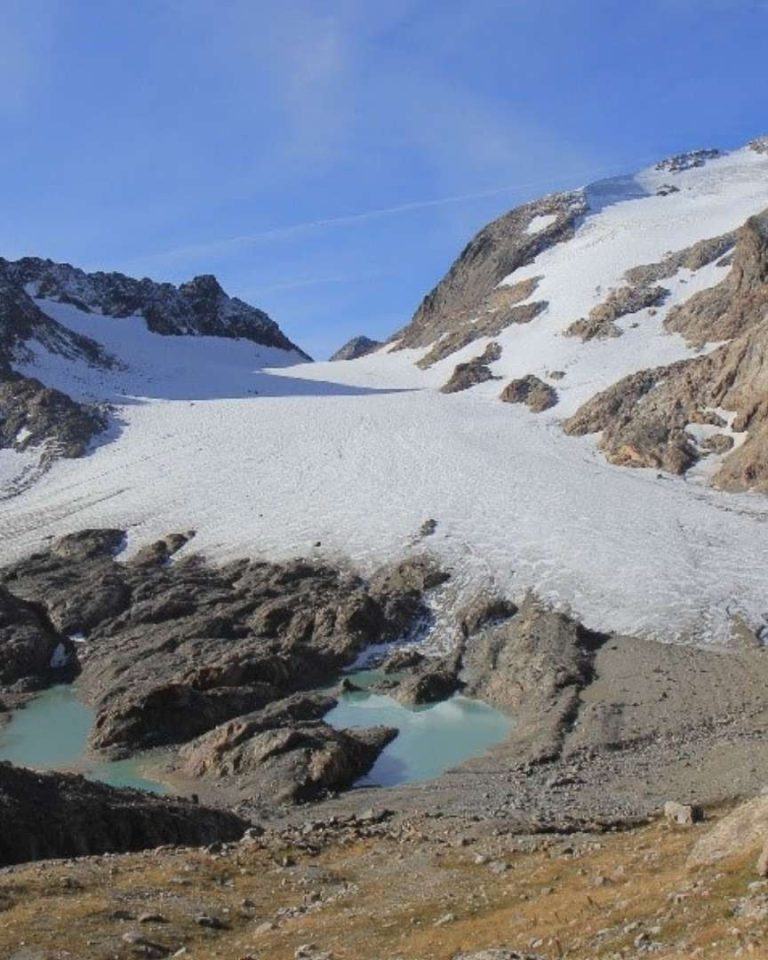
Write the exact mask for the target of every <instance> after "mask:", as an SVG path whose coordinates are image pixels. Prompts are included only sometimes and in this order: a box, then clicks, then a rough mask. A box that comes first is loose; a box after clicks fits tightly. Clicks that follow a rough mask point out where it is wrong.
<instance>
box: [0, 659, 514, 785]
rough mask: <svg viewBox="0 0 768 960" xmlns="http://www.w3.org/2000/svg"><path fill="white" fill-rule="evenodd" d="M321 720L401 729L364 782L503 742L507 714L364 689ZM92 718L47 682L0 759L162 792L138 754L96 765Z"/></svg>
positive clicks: (419, 772)
mask: <svg viewBox="0 0 768 960" xmlns="http://www.w3.org/2000/svg"><path fill="white" fill-rule="evenodd" d="M380 676H381V675H380V674H378V673H377V672H375V671H366V672H361V673H357V674H352V675H351V676H350V679H351V680H352V681H353V682H354V683H355V684H357V685H358V686H360V687H363V688H365V687H367V686H369V685H370V684H372V683H374V682H375V681H376V680H377V679H379V678H380ZM325 719H326V720H327V722H328V723H330V724H331V725H332V726H334V727H338V728H342V727H373V726H379V725H384V726H389V727H396V728H397V729H398V730H399V731H400V733H399V735H398V736H397V738H396V739H395V740H393V741H392V743H390V744H389V745H388V746H387V747H386V748H385V749H384V751H383V752H382V754H381V756H380V757H379V759H378V761H377V762H376V765H375V766H374V768H373V769H372V770H371V772H370V773H369V774H368V776H366V777H365V778H364V779H363V780H361V781H360V785H369V786H394V785H396V784H400V783H412V782H416V781H420V780H431V779H432V778H433V777H436V776H438V775H439V774H441V773H443V772H444V771H445V770H448V769H450V768H451V767H455V766H456V765H457V764H459V763H461V762H462V761H464V760H468V759H469V758H470V757H474V756H478V755H479V754H482V753H484V752H485V751H486V750H487V749H488V748H489V747H492V746H493V745H494V744H496V743H499V742H501V741H502V740H504V739H505V738H506V737H507V735H508V734H509V731H510V728H511V724H512V722H511V720H510V719H509V717H506V716H504V714H502V713H499V712H498V711H497V710H494V709H493V708H492V707H489V706H488V705H487V704H485V703H481V702H480V701H478V700H470V699H468V698H467V697H462V696H454V697H452V698H451V699H450V700H445V701H443V702H442V703H437V704H432V705H430V706H423V707H413V708H411V707H405V706H403V705H402V704H400V703H398V702H397V701H396V700H394V699H393V698H392V697H389V696H386V695H385V694H381V693H376V692H374V691H372V690H368V689H362V690H360V691H353V692H349V693H344V694H342V695H341V697H340V698H339V703H338V705H337V706H336V707H334V709H333V710H331V712H330V713H329V714H327V716H326V718H325ZM92 723H93V711H92V710H91V708H90V707H88V706H86V705H85V704H84V703H82V701H80V700H79V699H78V697H77V693H76V691H75V690H74V689H73V688H72V687H71V686H64V685H62V686H56V687H52V688H51V689H49V690H46V691H45V692H43V693H41V694H40V695H39V696H38V697H36V698H35V699H34V700H32V701H30V703H29V704H28V705H27V706H26V707H25V708H24V709H23V710H18V711H17V712H16V713H15V714H14V716H13V717H12V719H11V721H10V723H8V724H7V725H6V726H5V727H2V728H0V760H10V761H11V763H14V764H17V765H19V766H25V767H33V768H35V769H38V770H67V771H72V772H75V773H82V774H84V775H85V776H86V777H88V778H89V779H91V780H99V781H101V782H103V783H109V784H111V785H113V786H118V787H133V788H135V789H139V790H149V791H151V792H154V793H164V792H166V791H165V788H164V787H163V785H162V784H160V783H157V782H155V781H153V780H151V779H148V778H147V777H146V776H144V775H143V774H142V766H143V765H145V764H146V761H143V760H142V759H141V758H132V759H129V760H118V761H113V762H101V761H99V760H98V759H94V758H93V757H92V756H90V755H89V753H88V734H89V733H90V730H91V725H92Z"/></svg>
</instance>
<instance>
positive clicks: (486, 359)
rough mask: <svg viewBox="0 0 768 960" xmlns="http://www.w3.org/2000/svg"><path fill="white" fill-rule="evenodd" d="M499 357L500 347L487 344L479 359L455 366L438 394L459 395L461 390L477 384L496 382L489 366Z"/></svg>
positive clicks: (475, 358) (496, 344)
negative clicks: (489, 381)
mask: <svg viewBox="0 0 768 960" xmlns="http://www.w3.org/2000/svg"><path fill="white" fill-rule="evenodd" d="M500 357H501V347H500V346H499V345H498V343H489V344H488V346H487V347H486V348H485V350H483V352H482V353H481V354H480V356H479V357H473V358H472V359H471V360H469V361H467V363H459V364H457V365H456V367H455V368H454V371H453V373H452V374H451V376H450V379H449V380H448V381H447V383H445V384H443V386H442V387H440V392H441V393H459V392H460V391H462V390H468V389H469V388H470V387H474V386H475V385H476V384H478V383H485V382H486V381H488V380H498V379H499V378H498V377H495V376H494V375H493V373H491V368H490V366H489V364H491V363H494V362H495V361H496V360H498V359H500Z"/></svg>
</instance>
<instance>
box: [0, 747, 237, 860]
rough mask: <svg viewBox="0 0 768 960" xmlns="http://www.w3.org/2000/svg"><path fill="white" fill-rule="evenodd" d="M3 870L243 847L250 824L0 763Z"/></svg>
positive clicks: (148, 796)
mask: <svg viewBox="0 0 768 960" xmlns="http://www.w3.org/2000/svg"><path fill="white" fill-rule="evenodd" d="M0 822H2V824H3V829H2V831H0V866H7V865H8V864H14V863H23V862H25V861H28V860H42V859H51V858H64V857H80V856H88V855H91V854H101V853H120V852H125V851H129V850H143V849H147V848H152V847H159V846H161V845H165V844H173V845H186V846H200V845H203V844H209V843H213V842H215V841H231V840H238V839H240V837H241V836H242V835H243V833H244V831H245V829H246V827H247V826H248V825H247V823H246V822H245V821H243V820H241V819H240V818H239V817H237V816H236V815H235V814H233V813H226V812H224V811H221V810H209V809H207V808H205V807H200V806H197V805H196V804H193V803H189V802H187V801H184V800H181V799H170V798H164V797H158V796H153V795H151V794H148V793H141V792H138V791H135V790H116V789H114V788H113V787H107V786H104V785H103V784H97V783H91V782H90V781H88V780H86V779H85V778H84V777H79V776H73V775H71V774H63V773H35V772H33V771H32V770H25V769H20V768H18V767H12V766H11V765H10V764H8V763H0Z"/></svg>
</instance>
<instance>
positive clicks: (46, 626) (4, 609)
mask: <svg viewBox="0 0 768 960" xmlns="http://www.w3.org/2000/svg"><path fill="white" fill-rule="evenodd" d="M60 645H62V647H63V649H64V650H65V651H67V652H68V653H71V651H72V644H71V643H70V642H69V641H68V640H67V639H66V638H65V637H62V636H61V635H60V634H58V633H57V632H56V630H55V629H54V628H53V626H52V625H51V623H50V622H49V621H48V618H47V617H46V616H45V614H44V613H43V612H42V611H41V610H40V608H39V607H38V606H36V605H35V604H33V603H27V602H26V601H24V600H19V599H18V597H14V596H13V594H11V593H9V592H8V590H6V589H5V588H4V587H0V685H2V686H4V687H9V686H12V685H14V684H18V683H19V682H20V681H23V682H24V683H25V684H26V686H27V687H28V688H31V689H35V688H38V687H42V686H45V684H46V682H47V681H48V680H49V679H50V677H51V673H52V669H51V663H52V661H53V660H54V653H55V651H56V650H57V648H58V647H59V646H60Z"/></svg>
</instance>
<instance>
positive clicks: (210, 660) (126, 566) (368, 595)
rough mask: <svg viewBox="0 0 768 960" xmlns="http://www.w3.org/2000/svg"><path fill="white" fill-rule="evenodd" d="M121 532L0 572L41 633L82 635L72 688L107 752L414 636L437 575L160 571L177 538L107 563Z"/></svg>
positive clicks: (421, 566)
mask: <svg viewBox="0 0 768 960" xmlns="http://www.w3.org/2000/svg"><path fill="white" fill-rule="evenodd" d="M122 538H123V534H122V532H121V531H119V530H97V531H85V532H82V533H79V534H75V535H72V536H70V537H65V538H63V539H62V540H60V541H57V542H56V543H54V544H53V545H52V546H51V548H50V549H49V550H47V551H46V552H44V553H41V554H37V555H35V556H33V557H30V558H29V559H27V560H25V561H22V562H21V563H18V564H15V565H13V566H11V567H7V568H5V569H3V570H2V571H0V584H2V585H3V586H4V587H5V588H6V590H7V591H9V592H10V593H11V594H13V596H14V597H16V598H19V599H20V600H26V601H27V602H34V603H38V602H39V603H40V604H41V606H42V609H44V611H45V615H46V617H47V618H48V619H49V621H50V623H51V625H52V628H53V629H54V630H56V631H58V632H60V633H62V634H63V633H70V634H74V633H80V634H83V635H84V640H85V642H84V643H82V644H78V645H77V652H78V656H79V669H80V671H81V672H80V676H79V680H78V684H79V687H80V690H81V693H82V695H83V696H84V697H85V698H86V699H87V700H88V701H89V702H90V703H92V704H93V705H94V707H95V708H96V722H95V725H94V730H93V733H92V743H93V746H94V747H96V748H99V749H106V748H109V749H110V750H111V751H112V752H113V753H120V754H125V753H129V752H132V751H134V750H140V749H145V748H148V747H152V746H158V745H162V744H170V743H183V742H186V741H188V740H190V739H192V738H194V737H197V736H200V735H201V734H203V733H205V732H207V731H208V730H210V729H212V728H213V727H215V726H217V725H219V724H221V723H224V722H226V721H227V720H230V719H232V718H233V717H238V716H241V715H243V714H248V713H251V712H253V711H255V710H260V709H262V708H264V707H265V706H267V705H268V704H270V703H272V702H273V701H275V700H279V699H282V698H284V697H286V696H288V695H290V694H292V693H294V692H297V691H301V690H307V689H311V688H313V687H317V686H320V685H323V684H327V683H330V682H332V681H333V679H334V678H335V677H336V676H337V674H338V673H339V671H341V670H342V669H343V668H344V667H346V666H348V665H349V664H350V663H351V662H353V661H354V660H355V658H356V657H357V656H358V655H359V653H360V652H361V651H363V650H364V649H365V648H366V647H368V646H369V645H371V644H377V643H384V642H390V641H393V640H396V639H398V638H403V637H405V636H407V635H408V634H409V633H410V632H412V631H414V630H416V629H418V628H419V627H420V625H421V624H422V623H423V622H425V620H426V619H427V618H428V615H429V611H428V608H427V607H426V604H425V602H424V594H425V592H426V591H427V590H429V589H431V588H432V587H433V586H436V585H437V584H439V583H440V582H442V581H443V580H444V579H445V575H444V574H442V573H441V572H440V571H439V570H438V569H436V568H435V567H434V565H433V564H432V563H431V562H430V561H428V560H426V559H423V558H414V559H413V560H410V561H405V562H403V563H401V564H399V565H397V566H395V567H390V568H386V569H384V570H381V571H379V573H377V574H376V575H375V576H374V577H372V578H371V579H370V581H364V580H362V579H361V578H360V577H358V576H356V575H354V574H353V573H350V572H347V571H344V570H340V569H336V568H332V567H329V566H324V565H322V564H319V563H316V562H312V563H310V562H307V561H298V560H297V561H293V562H290V563H287V564H268V563H261V562H248V561H240V562H236V563H231V564H228V565H226V566H223V567H212V566H209V565H208V564H206V563H205V562H204V561H203V560H202V559H201V558H200V557H198V556H195V555H188V556H184V555H183V554H177V556H176V559H175V560H174V562H173V563H172V564H169V563H168V562H167V551H168V545H169V543H170V544H171V546H173V545H176V544H178V543H179V540H178V538H165V539H164V541H163V547H162V548H158V549H157V550H146V551H142V552H141V553H140V554H139V555H137V557H136V558H135V559H134V560H133V561H131V562H128V563H118V562H117V560H116V558H115V551H116V549H117V547H118V546H119V545H120V543H121V542H122ZM182 539H183V538H182ZM153 557H154V560H153ZM12 626H13V627H14V629H16V628H19V629H20V627H21V624H12Z"/></svg>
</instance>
